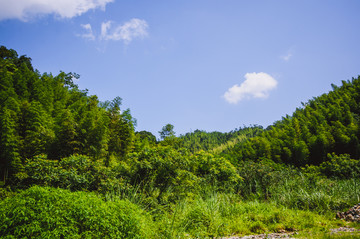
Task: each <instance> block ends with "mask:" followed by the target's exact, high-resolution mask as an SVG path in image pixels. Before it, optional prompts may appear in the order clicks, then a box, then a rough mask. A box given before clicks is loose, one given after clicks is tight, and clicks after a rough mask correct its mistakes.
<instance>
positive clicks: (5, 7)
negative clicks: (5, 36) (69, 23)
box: [0, 0, 114, 21]
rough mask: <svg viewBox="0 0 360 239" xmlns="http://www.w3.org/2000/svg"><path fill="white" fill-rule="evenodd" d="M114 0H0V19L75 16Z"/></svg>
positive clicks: (103, 7)
mask: <svg viewBox="0 0 360 239" xmlns="http://www.w3.org/2000/svg"><path fill="white" fill-rule="evenodd" d="M113 1H114V0H15V1H12V0H0V20H4V19H19V20H22V21H28V20H29V19H32V18H34V17H37V16H41V15H47V14H55V15H56V16H57V17H60V18H73V17H76V16H80V15H82V14H83V13H85V12H87V11H89V10H91V9H96V8H100V9H102V10H105V6H106V4H108V3H110V2H113Z"/></svg>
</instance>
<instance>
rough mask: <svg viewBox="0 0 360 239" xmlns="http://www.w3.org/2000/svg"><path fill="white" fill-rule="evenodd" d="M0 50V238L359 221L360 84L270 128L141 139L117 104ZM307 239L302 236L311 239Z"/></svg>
mask: <svg viewBox="0 0 360 239" xmlns="http://www.w3.org/2000/svg"><path fill="white" fill-rule="evenodd" d="M78 78H79V75H77V74H76V73H71V72H70V73H64V72H60V74H58V75H56V76H53V75H52V74H50V73H42V74H41V73H40V72H39V71H37V70H35V69H34V68H33V66H32V64H31V58H29V57H27V56H18V54H17V52H16V51H15V50H12V49H7V48H6V47H4V46H2V47H0V176H1V179H0V238H215V237H224V236H230V235H247V234H256V233H270V232H281V233H283V232H288V233H293V232H295V231H299V232H300V233H302V232H303V233H304V235H306V236H308V233H310V232H311V233H313V232H316V233H322V234H324V233H327V232H328V231H329V229H331V228H334V227H339V226H345V225H346V226H354V227H359V225H358V224H349V223H347V222H345V221H340V220H336V219H334V217H335V214H336V212H337V211H339V210H344V209H346V208H348V207H350V206H353V205H354V204H356V203H358V202H359V201H360V188H359V185H360V179H359V177H360V161H359V157H360V145H359V144H360V142H359V140H360V139H359V137H360V117H359V114H360V103H359V102H360V77H359V78H354V79H352V80H351V81H343V85H342V86H340V87H337V86H333V91H331V92H329V93H328V94H324V95H322V96H319V97H316V98H313V99H312V100H310V101H309V102H307V103H305V104H303V107H302V108H299V109H296V110H295V112H294V114H293V115H292V116H286V117H284V118H283V119H282V120H280V121H278V122H275V123H274V124H273V125H271V126H269V127H268V128H267V129H263V127H261V126H257V125H255V126H250V127H246V126H244V127H242V128H239V129H235V130H233V131H231V132H228V133H221V132H206V131H202V130H195V131H194V132H191V133H187V134H185V135H180V136H179V137H176V135H175V132H174V128H175V126H173V125H171V124H167V125H165V126H164V127H163V128H162V129H161V130H160V131H159V136H160V139H159V140H157V138H156V136H155V135H153V134H152V133H150V132H147V131H140V132H136V130H135V129H136V128H135V127H136V120H135V119H134V118H133V117H132V116H131V114H130V110H129V109H126V110H123V109H121V101H122V100H121V98H120V97H116V98H115V99H114V100H112V101H110V102H101V101H99V99H98V98H97V96H95V95H89V94H88V91H87V90H81V89H79V87H78V86H77V85H76V80H77V79H78ZM306 236H305V237H306Z"/></svg>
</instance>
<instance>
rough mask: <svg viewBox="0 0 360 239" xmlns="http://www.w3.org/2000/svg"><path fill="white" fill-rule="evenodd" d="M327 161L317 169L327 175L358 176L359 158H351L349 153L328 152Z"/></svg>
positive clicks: (337, 176)
mask: <svg viewBox="0 0 360 239" xmlns="http://www.w3.org/2000/svg"><path fill="white" fill-rule="evenodd" d="M328 158H329V161H326V162H323V163H322V164H320V166H319V170H320V172H321V173H322V174H324V175H326V176H327V177H336V178H341V179H345V178H358V177H359V176H360V160H355V159H351V158H350V155H349V154H341V155H335V153H332V154H328Z"/></svg>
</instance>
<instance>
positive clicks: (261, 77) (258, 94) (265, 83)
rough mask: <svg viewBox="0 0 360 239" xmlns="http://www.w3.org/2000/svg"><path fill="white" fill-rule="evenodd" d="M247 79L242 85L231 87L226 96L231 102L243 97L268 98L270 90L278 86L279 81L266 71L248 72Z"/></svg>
mask: <svg viewBox="0 0 360 239" xmlns="http://www.w3.org/2000/svg"><path fill="white" fill-rule="evenodd" d="M245 79H246V80H245V81H244V82H243V83H241V85H240V86H239V85H237V84H236V85H234V86H233V87H231V88H229V89H228V90H227V91H226V92H225V94H224V98H225V100H226V101H227V102H229V103H231V104H237V103H238V102H239V101H241V100H243V99H251V98H267V97H268V96H269V92H270V91H271V90H273V89H275V88H276V86H277V84H278V83H277V81H276V80H275V79H274V78H273V77H272V76H270V75H269V74H266V73H264V72H259V73H255V72H254V73H246V74H245Z"/></svg>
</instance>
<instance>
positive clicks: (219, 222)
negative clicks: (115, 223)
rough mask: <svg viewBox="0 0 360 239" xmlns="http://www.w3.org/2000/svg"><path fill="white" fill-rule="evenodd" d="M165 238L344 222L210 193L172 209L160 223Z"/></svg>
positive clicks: (299, 228) (251, 232)
mask: <svg viewBox="0 0 360 239" xmlns="http://www.w3.org/2000/svg"><path fill="white" fill-rule="evenodd" d="M157 224H158V225H159V228H158V231H159V237H162V238H213V237H222V236H229V235H247V234H259V233H270V232H285V231H287V232H289V231H290V232H291V231H297V230H309V229H313V230H314V229H317V230H323V229H324V228H331V227H336V226H339V225H343V224H344V222H340V221H334V220H333V219H332V217H329V216H325V215H319V214H318V213H316V212H311V211H303V210H296V209H289V208H286V207H284V206H279V205H277V204H276V203H272V202H261V201H257V200H254V201H243V200H242V199H241V197H239V196H238V195H235V194H227V193H217V192H208V193H205V194H202V195H198V196H197V197H196V198H195V199H193V200H182V201H180V202H178V203H177V204H174V205H172V206H171V208H170V210H168V211H166V212H165V214H163V215H162V217H159V220H158V221H157Z"/></svg>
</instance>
